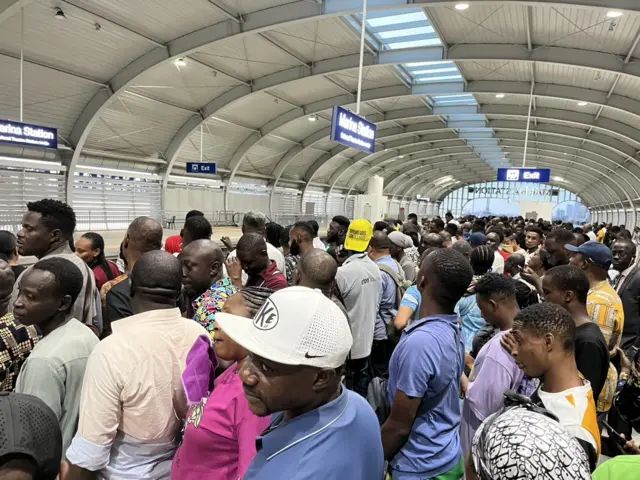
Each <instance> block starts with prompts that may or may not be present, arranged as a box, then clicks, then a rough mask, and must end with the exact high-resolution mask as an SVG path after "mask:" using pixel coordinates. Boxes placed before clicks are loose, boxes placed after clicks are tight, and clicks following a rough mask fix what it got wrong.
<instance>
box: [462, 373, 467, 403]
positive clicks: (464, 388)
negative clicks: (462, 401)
mask: <svg viewBox="0 0 640 480" xmlns="http://www.w3.org/2000/svg"><path fill="white" fill-rule="evenodd" d="M468 388H469V378H468V377H467V376H466V375H465V374H464V373H463V374H462V376H461V377H460V398H465V397H466V396H467V390H468Z"/></svg>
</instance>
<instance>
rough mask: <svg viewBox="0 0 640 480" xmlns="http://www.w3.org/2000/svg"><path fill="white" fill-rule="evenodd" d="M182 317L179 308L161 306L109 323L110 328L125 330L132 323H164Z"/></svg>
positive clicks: (115, 330)
mask: <svg viewBox="0 0 640 480" xmlns="http://www.w3.org/2000/svg"><path fill="white" fill-rule="evenodd" d="M181 318H182V315H181V314H180V309H179V308H177V307H176V308H161V309H159V310H149V311H148V312H143V313H138V314H137V315H132V316H131V317H126V318H123V319H121V320H118V321H117V322H113V323H112V324H111V330H113V332H114V333H115V332H117V331H118V330H125V329H126V328H128V327H130V326H133V325H140V324H141V323H148V324H154V323H164V322H174V321H176V320H179V319H181Z"/></svg>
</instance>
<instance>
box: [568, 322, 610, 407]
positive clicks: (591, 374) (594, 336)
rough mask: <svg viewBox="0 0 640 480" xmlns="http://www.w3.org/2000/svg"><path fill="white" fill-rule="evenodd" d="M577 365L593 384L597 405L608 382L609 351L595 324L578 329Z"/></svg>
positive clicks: (587, 324) (592, 388)
mask: <svg viewBox="0 0 640 480" xmlns="http://www.w3.org/2000/svg"><path fill="white" fill-rule="evenodd" d="M576 364H577V366H578V370H579V371H580V373H582V375H584V378H586V379H587V380H589V382H591V390H593V399H594V400H595V401H596V403H597V402H598V396H599V395H600V392H601V391H602V388H603V387H604V383H605V381H606V380H607V372H608V371H609V350H608V349H607V343H606V342H605V340H604V335H602V332H601V331H600V327H598V325H596V324H595V323H592V322H589V323H585V324H584V325H580V326H579V327H578V328H577V329H576Z"/></svg>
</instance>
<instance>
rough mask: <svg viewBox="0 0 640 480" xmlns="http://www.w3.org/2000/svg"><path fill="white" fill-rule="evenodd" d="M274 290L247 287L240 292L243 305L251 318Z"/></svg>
mask: <svg viewBox="0 0 640 480" xmlns="http://www.w3.org/2000/svg"><path fill="white" fill-rule="evenodd" d="M273 292H274V290H272V289H271V288H264V287H247V288H245V289H243V290H240V295H242V299H243V300H244V304H245V305H246V307H247V310H248V311H249V315H250V316H251V317H253V316H254V315H255V314H256V313H258V310H260V308H261V307H262V305H264V302H266V301H267V298H269V297H270V296H271V295H272V294H273Z"/></svg>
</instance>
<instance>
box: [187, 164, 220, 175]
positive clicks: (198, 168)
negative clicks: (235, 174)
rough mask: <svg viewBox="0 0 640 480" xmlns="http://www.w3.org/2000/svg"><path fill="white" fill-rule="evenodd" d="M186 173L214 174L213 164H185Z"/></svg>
mask: <svg viewBox="0 0 640 480" xmlns="http://www.w3.org/2000/svg"><path fill="white" fill-rule="evenodd" d="M187 173H209V174H211V175H215V174H216V164H215V163H200V162H187Z"/></svg>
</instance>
